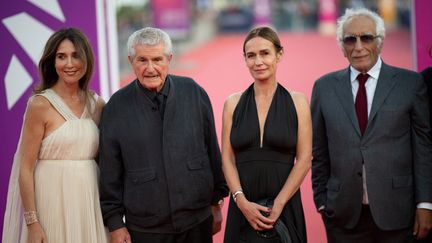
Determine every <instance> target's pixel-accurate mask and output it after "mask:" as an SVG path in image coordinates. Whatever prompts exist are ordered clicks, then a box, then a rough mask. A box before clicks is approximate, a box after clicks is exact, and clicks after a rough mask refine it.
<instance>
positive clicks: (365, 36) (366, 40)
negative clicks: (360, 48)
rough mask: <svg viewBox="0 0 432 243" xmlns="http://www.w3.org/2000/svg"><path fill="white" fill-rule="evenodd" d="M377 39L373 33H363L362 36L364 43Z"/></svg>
mask: <svg viewBox="0 0 432 243" xmlns="http://www.w3.org/2000/svg"><path fill="white" fill-rule="evenodd" d="M374 39H375V36H373V35H362V36H360V40H361V41H362V42H363V43H371V42H372V41H373V40H374Z"/></svg>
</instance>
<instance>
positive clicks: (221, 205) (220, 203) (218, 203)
mask: <svg viewBox="0 0 432 243" xmlns="http://www.w3.org/2000/svg"><path fill="white" fill-rule="evenodd" d="M223 204H224V200H223V198H222V199H220V200H219V201H218V202H217V205H215V206H217V207H218V208H222V207H223Z"/></svg>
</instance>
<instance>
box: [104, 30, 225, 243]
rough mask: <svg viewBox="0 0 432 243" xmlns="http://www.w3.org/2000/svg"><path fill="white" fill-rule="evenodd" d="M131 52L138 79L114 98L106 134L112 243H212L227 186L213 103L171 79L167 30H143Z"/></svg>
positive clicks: (187, 83) (183, 80)
mask: <svg viewBox="0 0 432 243" xmlns="http://www.w3.org/2000/svg"><path fill="white" fill-rule="evenodd" d="M128 52H129V53H128V55H129V62H130V63H131V66H132V68H133V70H134V72H135V75H136V76H137V79H136V80H134V81H133V82H131V83H130V84H129V85H127V86H126V87H124V88H122V89H121V90H119V91H117V92H116V93H115V94H114V95H113V96H112V97H111V99H110V100H109V102H108V103H107V105H106V106H105V108H104V111H103V115H102V120H101V130H100V132H101V133H100V199H101V208H102V213H103V218H104V222H105V224H106V225H107V226H108V229H109V231H110V232H111V243H117V242H118V243H120V242H121V243H124V242H127V243H130V242H131V241H132V242H134V243H136V242H152V243H174V242H176V243H210V242H212V234H214V233H216V232H218V231H219V230H220V229H221V222H222V214H221V207H222V203H223V198H224V197H225V196H227V195H228V187H227V185H226V182H225V179H224V176H223V173H222V169H221V156H220V150H219V145H218V140H217V137H216V130H215V124H214V118H213V111H212V107H211V103H210V100H209V97H208V96H207V93H206V92H205V91H204V89H202V88H201V87H200V86H199V85H198V84H197V83H195V82H194V81H193V80H192V79H190V78H187V77H180V76H174V75H170V74H168V71H169V64H170V62H171V59H172V44H171V40H170V38H169V36H168V35H167V34H166V33H165V32H164V31H162V30H160V29H156V28H150V27H149V28H144V29H141V30H138V31H136V32H135V33H133V34H132V35H131V36H130V37H129V40H128ZM123 219H125V222H124V221H123Z"/></svg>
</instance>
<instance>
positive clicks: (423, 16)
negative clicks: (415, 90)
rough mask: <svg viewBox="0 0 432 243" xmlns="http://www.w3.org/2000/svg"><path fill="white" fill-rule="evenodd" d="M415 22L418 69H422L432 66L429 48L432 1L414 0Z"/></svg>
mask: <svg viewBox="0 0 432 243" xmlns="http://www.w3.org/2000/svg"><path fill="white" fill-rule="evenodd" d="M413 4H414V6H413V9H414V13H415V15H414V18H415V19H414V20H415V21H414V22H415V33H414V35H415V36H414V37H415V42H414V43H415V45H416V48H415V52H416V53H415V54H416V55H417V59H416V61H417V67H415V68H417V70H418V71H421V70H423V69H425V68H426V67H428V66H432V58H431V57H430V55H429V48H431V46H432V24H431V23H432V15H431V10H432V1H430V0H415V1H413Z"/></svg>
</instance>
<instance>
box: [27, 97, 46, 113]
mask: <svg viewBox="0 0 432 243" xmlns="http://www.w3.org/2000/svg"><path fill="white" fill-rule="evenodd" d="M49 108H51V103H50V102H49V101H48V100H47V98H45V97H43V96H41V95H35V96H32V97H30V99H29V101H28V105H27V112H44V111H46V110H48V109H49Z"/></svg>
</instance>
